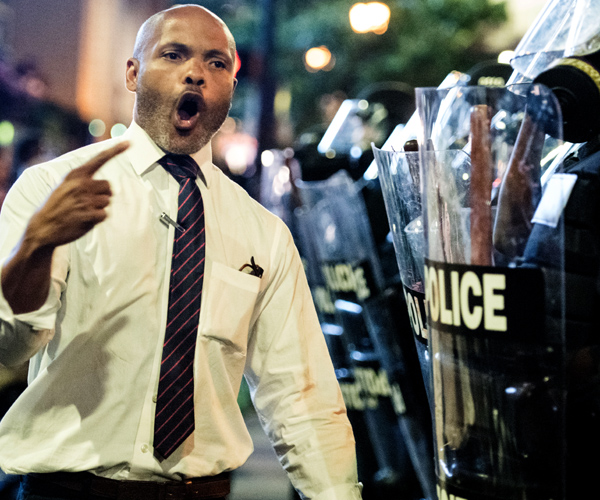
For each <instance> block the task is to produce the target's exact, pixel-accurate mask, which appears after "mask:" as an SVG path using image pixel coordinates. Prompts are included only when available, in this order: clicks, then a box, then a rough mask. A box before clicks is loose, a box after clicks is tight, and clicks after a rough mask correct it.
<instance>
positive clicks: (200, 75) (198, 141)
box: [126, 8, 236, 154]
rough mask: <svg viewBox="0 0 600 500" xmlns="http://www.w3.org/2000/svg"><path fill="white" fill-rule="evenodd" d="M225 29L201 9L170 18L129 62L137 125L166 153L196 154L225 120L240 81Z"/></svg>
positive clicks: (172, 14)
mask: <svg viewBox="0 0 600 500" xmlns="http://www.w3.org/2000/svg"><path fill="white" fill-rule="evenodd" d="M233 67H234V60H233V54H232V44H231V43H230V39H229V38H228V35H227V32H226V31H225V29H224V28H223V26H222V25H221V24H220V23H219V22H218V21H217V20H216V19H215V18H213V17H212V16H211V15H210V14H209V13H207V12H205V11H203V10H202V9H199V8H181V9H176V10H175V11H172V12H169V13H167V14H166V17H165V18H164V21H163V22H162V23H160V24H159V25H158V27H157V28H156V29H155V30H154V31H153V36H151V37H150V39H149V42H148V43H147V45H146V47H145V49H144V50H143V53H142V54H141V56H140V57H139V60H138V59H130V60H129V61H128V62H127V75H126V76H127V88H128V89H129V90H131V91H132V92H135V93H136V104H135V111H134V118H135V121H136V122H137V123H138V124H139V125H140V126H141V127H142V128H143V129H144V130H145V131H146V132H147V133H148V135H149V136H150V137H151V138H152V139H153V140H154V142H156V144H157V145H158V146H159V147H160V148H162V149H163V150H165V151H168V152H171V153H176V154H192V153H195V152H196V151H198V150H199V149H201V148H202V147H203V146H204V145H205V144H207V143H208V142H209V141H210V139H211V138H212V136H213V135H214V134H215V133H216V132H217V130H219V128H220V127H221V125H222V124H223V121H224V120H225V118H226V117H227V113H228V112H229V108H230V106H231V98H232V96H233V90H234V88H235V83H236V80H235V78H234V76H233V71H234V68H233Z"/></svg>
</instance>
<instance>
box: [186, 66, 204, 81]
mask: <svg viewBox="0 0 600 500" xmlns="http://www.w3.org/2000/svg"><path fill="white" fill-rule="evenodd" d="M185 83H186V85H198V86H201V85H204V68H203V67H202V64H201V63H199V62H195V61H190V62H189V65H188V68H187V72H186V74H185Z"/></svg>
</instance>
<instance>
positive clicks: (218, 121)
mask: <svg viewBox="0 0 600 500" xmlns="http://www.w3.org/2000/svg"><path fill="white" fill-rule="evenodd" d="M176 102H177V99H176V98H174V99H172V100H170V99H168V98H165V97H164V96H163V95H162V94H161V93H160V92H159V91H157V90H154V89H150V88H148V87H146V86H144V85H140V86H138V89H137V91H136V104H135V109H136V121H137V123H138V125H139V126H140V127H142V128H143V129H144V130H145V131H146V133H147V134H148V135H149V136H150V138H151V139H152V140H153V141H154V142H155V143H156V145H157V146H158V147H159V148H161V149H162V150H164V151H166V152H169V153H174V154H179V155H190V154H193V153H195V152H197V151H199V150H200V149H202V148H203V147H204V146H206V144H208V143H209V142H210V140H211V139H212V137H213V136H214V135H215V134H216V132H217V131H218V130H219V129H220V128H221V125H223V122H224V121H225V119H226V118H227V115H228V113H229V108H230V107H231V98H229V99H226V100H223V101H219V102H217V103H215V104H213V105H210V107H209V106H208V105H207V104H206V101H204V100H202V102H201V105H199V109H198V112H199V114H200V117H199V120H198V122H197V123H196V126H195V127H193V128H192V129H190V130H180V129H177V128H176V127H175V126H174V125H173V122H172V120H173V118H172V117H173V113H175V112H176V110H175V106H176Z"/></svg>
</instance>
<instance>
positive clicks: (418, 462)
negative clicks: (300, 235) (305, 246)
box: [298, 171, 435, 498]
mask: <svg viewBox="0 0 600 500" xmlns="http://www.w3.org/2000/svg"><path fill="white" fill-rule="evenodd" d="M357 184H358V183H355V182H354V181H352V179H351V178H350V177H349V175H348V174H347V173H346V172H344V171H340V172H338V173H337V174H335V175H334V176H332V177H331V178H330V179H328V180H327V181H321V182H307V183H299V184H298V186H299V192H300V195H301V198H302V200H303V203H304V206H305V208H306V209H307V210H308V212H309V213H310V214H312V218H311V231H312V232H313V235H314V240H315V247H316V253H317V255H318V259H319V261H320V265H321V269H322V272H323V277H324V280H325V283H326V285H327V288H328V289H329V290H330V292H331V295H332V298H333V300H334V305H335V310H336V316H337V317H338V318H339V321H340V324H341V326H342V329H343V334H342V336H343V338H344V341H345V344H346V348H347V350H348V352H349V354H350V359H351V364H352V373H353V374H354V377H355V380H356V383H357V386H358V388H359V391H360V395H361V400H362V402H363V403H364V415H365V419H366V421H367V424H368V427H369V435H370V439H371V441H372V443H373V446H374V448H375V451H376V456H377V460H378V463H379V466H380V472H383V473H384V474H385V475H387V476H388V478H389V479H388V481H390V480H393V484H391V485H390V486H394V487H393V488H389V492H388V495H390V494H393V495H395V496H398V495H401V496H402V497H403V498H409V497H414V495H417V496H419V497H420V496H421V495H422V494H423V493H424V494H425V495H426V496H427V497H428V498H434V495H435V490H434V488H432V486H433V485H434V482H435V481H434V474H433V465H434V462H433V451H432V447H431V446H428V445H427V439H426V438H424V435H425V433H427V432H428V433H429V434H431V426H429V427H425V428H423V427H422V425H423V423H424V422H425V419H422V418H421V415H420V413H419V407H420V408H425V412H426V417H427V416H428V409H427V406H428V405H427V401H426V398H425V397H424V396H423V397H422V400H419V395H418V391H417V390H416V388H418V382H419V379H418V378H417V379H416V382H417V383H416V384H415V376H414V373H415V372H414V371H411V366H410V361H408V360H407V359H406V358H407V357H406V352H405V351H404V347H405V346H402V345H401V342H397V341H396V339H395V337H398V338H401V339H403V338H408V339H409V341H410V344H409V346H410V347H412V349H413V351H414V345H413V343H412V339H411V338H410V334H408V335H407V331H408V330H409V329H410V327H409V325H408V322H406V325H405V331H401V332H398V329H399V328H398V327H397V326H396V325H397V324H398V318H396V317H395V315H396V314H398V313H399V312H400V311H404V313H406V311H405V309H402V308H403V307H404V304H403V298H402V297H401V296H394V293H393V290H386V285H385V283H386V280H385V278H384V272H383V270H382V269H381V263H380V261H379V257H378V253H377V249H376V247H375V244H374V241H373V236H372V234H371V229H370V226H369V220H368V217H367V211H366V208H365V205H364V202H363V200H362V198H361V196H360V192H359V191H358V186H357ZM398 306H401V307H398ZM405 319H406V317H405ZM400 321H401V320H400ZM414 358H415V363H414V367H415V368H414V370H416V371H417V373H418V370H419V367H418V363H417V362H416V354H415V355H414ZM419 378H420V377H419ZM421 388H422V384H421ZM424 392H425V391H424V389H423V390H422V393H423V394H424ZM429 471H431V474H428V473H429ZM382 493H383V492H382ZM388 495H386V496H388ZM432 495H433V496H432Z"/></svg>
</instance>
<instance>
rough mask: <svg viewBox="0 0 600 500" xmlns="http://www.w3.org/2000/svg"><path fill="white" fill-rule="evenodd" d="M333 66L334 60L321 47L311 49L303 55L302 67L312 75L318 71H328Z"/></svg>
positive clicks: (323, 46) (322, 46)
mask: <svg viewBox="0 0 600 500" xmlns="http://www.w3.org/2000/svg"><path fill="white" fill-rule="evenodd" d="M334 64H335V58H334V57H333V55H332V54H331V51H330V50H329V49H328V48H327V47H325V45H321V46H320V47H312V48H310V49H308V50H307V51H306V53H305V54H304V65H305V66H306V69H307V70H308V71H310V72H312V73H315V72H317V71H319V70H324V71H329V70H330V69H331V68H333V66H334Z"/></svg>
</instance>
